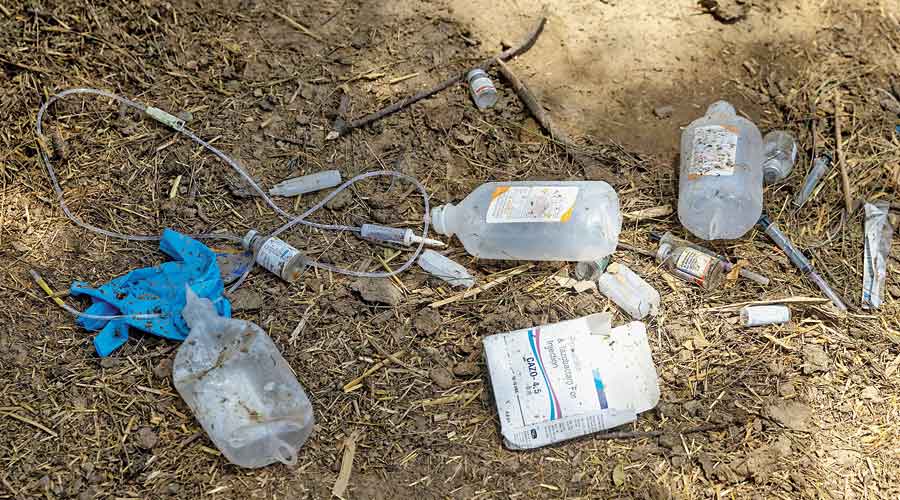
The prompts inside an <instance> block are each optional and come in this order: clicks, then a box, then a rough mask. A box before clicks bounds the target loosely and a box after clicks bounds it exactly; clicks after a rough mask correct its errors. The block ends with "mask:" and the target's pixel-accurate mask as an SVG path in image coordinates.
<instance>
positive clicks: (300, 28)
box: [272, 11, 322, 42]
mask: <svg viewBox="0 0 900 500" xmlns="http://www.w3.org/2000/svg"><path fill="white" fill-rule="evenodd" d="M272 14H275V15H276V16H278V17H280V18H281V19H283V20H284V22H286V23H288V24H290V25H291V26H292V27H293V28H294V29H295V30H297V31H299V32H301V33H303V34H304V35H306V36H308V37H310V38H312V39H313V40H315V41H317V42H321V41H322V37H320V36H319V35H317V34H315V33H313V32H312V31H309V28H307V27H306V26H303V25H302V24H300V23H298V22H297V21H295V20H293V19H291V18H290V17H288V16H286V15H284V14H282V13H281V12H275V11H272Z"/></svg>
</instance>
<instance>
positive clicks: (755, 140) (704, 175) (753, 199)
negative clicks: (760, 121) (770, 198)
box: [678, 101, 763, 240]
mask: <svg viewBox="0 0 900 500" xmlns="http://www.w3.org/2000/svg"><path fill="white" fill-rule="evenodd" d="M762 162H763V147H762V135H761V134H760V133H759V129H758V128H756V125H754V124H753V122H751V121H750V120H747V119H746V118H743V117H740V116H737V115H736V114H735V111H734V107H733V106H732V105H731V104H729V103H727V102H725V101H718V102H716V103H713V104H712V105H711V106H710V107H709V109H707V111H706V114H705V115H704V116H703V117H701V118H699V119H697V120H694V121H693V122H692V123H691V124H690V125H689V126H688V127H687V128H685V129H684V132H683V133H682V135H681V174H680V177H679V181H678V219H679V220H680V221H681V224H682V225H684V227H685V228H687V229H688V230H689V231H690V232H691V233H693V234H694V235H695V236H697V237H698V238H701V239H704V240H719V239H736V238H740V237H741V236H743V235H744V234H746V233H747V232H748V231H749V230H750V229H751V228H753V226H754V225H755V224H756V221H757V220H759V216H760V215H762V206H763V205H762V194H763V171H762Z"/></svg>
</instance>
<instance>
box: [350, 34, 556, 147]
mask: <svg viewBox="0 0 900 500" xmlns="http://www.w3.org/2000/svg"><path fill="white" fill-rule="evenodd" d="M546 23H547V18H546V17H542V18H541V19H540V20H539V21H538V23H537V26H535V28H534V30H533V31H532V32H531V34H530V35H529V36H528V38H526V39H525V41H524V42H523V43H522V44H521V45H519V46H518V47H512V48H509V49H507V50H504V51H503V52H501V53H500V55H498V56H495V57H491V58H488V59H485V60H484V61H481V63H479V64H478V65H477V66H473V67H471V68H469V69H467V70H466V71H465V72H463V73H461V74H457V75H456V76H453V77H450V78H448V79H447V80H444V81H443V82H441V83H439V84H437V85H436V86H434V87H432V88H431V89H428V90H424V91H422V92H419V93H418V94H415V95H413V96H410V97H407V98H406V99H403V100H402V101H398V102H395V103H394V104H391V105H390V106H387V107H386V108H382V109H380V110H378V111H376V112H374V113H370V114H368V115H366V116H363V117H362V118H358V119H356V120H352V121H350V123H347V124H346V125H344V126H343V127H342V128H341V129H339V130H337V131H336V132H337V133H338V135H339V136H342V135H346V134H348V133H350V131H352V130H353V129H357V128H359V127H362V126H365V125H368V124H370V123H372V122H374V121H377V120H380V119H382V118H384V117H386V116H389V115H392V114H394V113H396V112H397V111H400V110H401V109H403V108H406V107H408V106H410V105H412V104H415V103H417V102H419V101H421V100H422V99H425V98H427V97H431V96H433V95H434V94H437V93H438V92H440V91H442V90H444V89H447V88H449V87H450V86H451V85H454V84H456V83H459V82H461V81H463V80H465V78H466V75H467V74H468V73H469V71H471V70H473V69H476V68H481V69H484V70H487V69H488V68H490V67H491V66H493V65H494V64H497V62H498V61H509V60H510V59H512V58H514V57H517V56H520V55H522V54H524V53H525V52H527V51H528V50H529V49H530V48H531V47H532V46H534V43H535V42H536V41H537V39H538V37H539V36H540V35H541V32H542V31H544V25H545V24H546Z"/></svg>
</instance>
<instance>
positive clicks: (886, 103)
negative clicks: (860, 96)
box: [881, 97, 900, 115]
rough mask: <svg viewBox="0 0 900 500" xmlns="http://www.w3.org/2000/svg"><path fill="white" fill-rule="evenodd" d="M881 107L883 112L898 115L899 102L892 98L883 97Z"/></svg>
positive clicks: (899, 110) (899, 113)
mask: <svg viewBox="0 0 900 500" xmlns="http://www.w3.org/2000/svg"><path fill="white" fill-rule="evenodd" d="M881 107H882V108H884V110H885V111H890V112H891V113H894V114H898V115H900V102H898V101H897V99H894V98H893V97H884V98H882V99H881Z"/></svg>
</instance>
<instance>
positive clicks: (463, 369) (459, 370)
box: [453, 361, 481, 377]
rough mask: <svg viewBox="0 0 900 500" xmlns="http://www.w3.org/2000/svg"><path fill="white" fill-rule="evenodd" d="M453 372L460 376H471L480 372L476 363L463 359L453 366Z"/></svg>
mask: <svg viewBox="0 0 900 500" xmlns="http://www.w3.org/2000/svg"><path fill="white" fill-rule="evenodd" d="M453 373H454V374H455V375H457V376H460V377H471V376H473V375H478V374H479V373H481V369H480V368H479V367H478V365H477V364H475V363H472V362H471V361H464V362H462V363H457V364H456V366H454V367H453Z"/></svg>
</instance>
